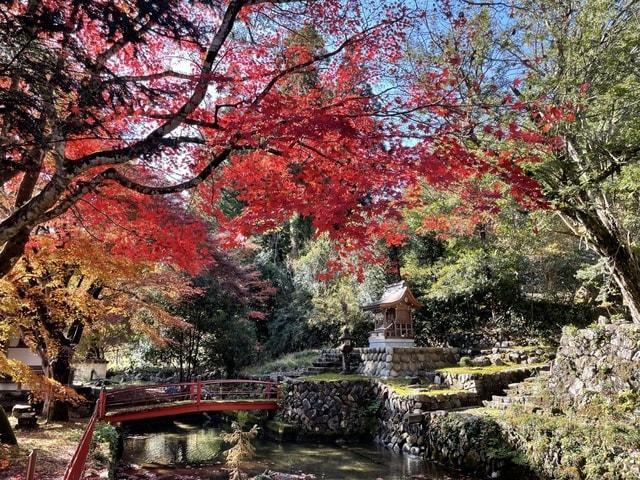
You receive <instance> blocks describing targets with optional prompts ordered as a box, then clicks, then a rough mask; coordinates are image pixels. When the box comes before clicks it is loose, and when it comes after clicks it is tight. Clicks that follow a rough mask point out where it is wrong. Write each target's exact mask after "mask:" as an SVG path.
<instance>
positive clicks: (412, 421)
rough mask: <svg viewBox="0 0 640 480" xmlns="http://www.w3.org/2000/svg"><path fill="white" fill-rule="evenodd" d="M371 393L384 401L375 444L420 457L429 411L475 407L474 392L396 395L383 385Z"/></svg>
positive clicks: (379, 385)
mask: <svg viewBox="0 0 640 480" xmlns="http://www.w3.org/2000/svg"><path fill="white" fill-rule="evenodd" d="M373 391H374V394H375V395H376V396H378V397H379V398H383V399H384V404H383V405H382V409H381V412H380V415H379V417H378V419H379V421H378V430H377V433H376V437H375V441H376V442H377V443H378V444H380V445H382V446H384V447H386V448H388V449H389V450H393V451H394V452H396V453H399V452H405V453H410V454H412V455H419V454H421V453H424V451H425V442H424V438H423V437H424V419H425V417H426V416H428V415H429V412H430V411H435V410H450V409H455V408H462V407H466V406H471V405H477V404H478V397H477V395H476V394H475V393H473V392H457V393H455V394H442V395H433V394H431V395H410V396H404V395H398V394H396V393H395V392H393V390H392V388H391V387H389V386H388V385H384V384H382V383H377V384H376V385H375V387H374V390H373Z"/></svg>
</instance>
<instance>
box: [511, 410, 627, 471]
mask: <svg viewBox="0 0 640 480" xmlns="http://www.w3.org/2000/svg"><path fill="white" fill-rule="evenodd" d="M503 421H504V422H505V423H506V425H508V426H509V428H510V429H512V430H513V431H515V432H516V433H517V434H518V436H519V437H520V438H521V439H522V440H523V441H522V442H521V443H520V445H521V449H522V453H523V454H524V455H525V456H526V458H527V459H528V460H529V462H530V463H531V464H532V465H534V466H535V468H536V470H538V471H539V472H542V473H544V474H545V475H546V476H548V477H550V478H558V479H573V478H583V479H594V480H595V479H603V478H607V479H614V478H631V477H625V476H624V475H625V474H626V475H630V474H629V473H628V472H625V473H623V470H624V468H625V467H624V462H625V460H624V459H625V458H626V459H627V461H629V458H630V456H631V454H630V452H633V451H634V450H635V449H636V448H637V445H638V444H640V431H639V429H638V426H637V425H633V424H632V423H631V424H630V423H628V422H622V421H618V420H615V419H613V418H612V417H609V416H607V415H600V416H597V417H594V416H593V415H588V416H585V415H581V414H576V413H572V412H567V413H566V415H563V416H554V415H549V414H544V415H540V414H531V413H525V412H523V411H522V410H515V409H509V410H508V411H507V413H506V415H505V416H504V418H503ZM554 451H559V452H562V455H561V456H559V457H558V456H554V455H553V452H554Z"/></svg>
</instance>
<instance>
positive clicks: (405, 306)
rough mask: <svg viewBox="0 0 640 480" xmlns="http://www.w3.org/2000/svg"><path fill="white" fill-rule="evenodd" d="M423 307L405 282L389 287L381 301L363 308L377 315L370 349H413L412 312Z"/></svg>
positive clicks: (370, 337)
mask: <svg viewBox="0 0 640 480" xmlns="http://www.w3.org/2000/svg"><path fill="white" fill-rule="evenodd" d="M421 306H422V304H421V303H420V302H418V300H416V299H415V297H414V296H413V294H412V293H411V291H410V290H409V287H407V285H405V283H404V282H398V283H394V284H391V285H387V286H386V287H385V290H384V293H383V294H382V297H380V300H378V301H377V302H374V303H371V304H369V305H363V307H362V309H363V310H364V311H366V312H373V313H375V314H376V324H375V330H374V331H373V332H371V335H370V336H369V347H370V348H378V347H413V346H414V341H413V320H412V318H411V310H412V309H416V308H420V307H421Z"/></svg>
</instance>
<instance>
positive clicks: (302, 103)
mask: <svg viewBox="0 0 640 480" xmlns="http://www.w3.org/2000/svg"><path fill="white" fill-rule="evenodd" d="M2 9H3V15H2V18H1V19H0V24H1V27H2V28H0V31H1V32H2V33H0V43H2V46H3V47H2V49H0V50H1V51H2V54H1V55H2V58H1V59H0V66H1V68H0V98H1V100H2V101H1V104H2V105H3V115H2V119H1V121H0V122H1V123H0V154H1V155H0V167H1V169H0V185H2V189H3V192H5V195H4V197H3V199H2V207H3V210H2V220H1V221H0V245H2V246H3V247H2V251H1V252H0V273H1V274H2V275H6V274H7V272H9V271H10V270H11V269H12V268H13V266H14V265H15V263H16V261H17V259H19V258H20V256H21V255H22V254H23V252H24V249H25V246H26V245H27V242H28V241H29V239H30V238H32V237H33V232H34V230H35V229H37V228H39V226H43V225H48V226H49V227H47V228H49V232H53V231H55V232H56V233H57V234H59V233H60V232H61V231H64V229H65V225H67V224H68V223H69V222H74V223H76V224H78V223H79V224H82V225H85V226H87V227H91V228H92V229H94V231H95V232H96V233H95V235H96V239H102V240H104V241H113V242H114V246H115V247H114V248H117V249H118V252H119V253H122V252H126V253H127V254H128V255H131V256H133V257H143V258H147V259H152V260H161V259H167V258H168V259H169V261H176V262H178V263H179V264H180V266H181V267H183V268H186V269H187V270H190V271H195V270H197V268H199V267H200V266H202V265H203V264H205V263H206V262H207V261H208V260H207V259H208V255H207V252H206V238H207V231H206V228H205V227H204V226H203V224H201V223H199V222H197V221H193V220H189V219H190V218H193V217H192V216H190V215H185V213H184V212H185V211H187V210H191V211H193V210H194V209H196V210H200V211H203V212H205V213H207V214H210V215H212V216H214V217H215V218H217V219H218V221H219V223H220V224H221V226H223V227H225V228H227V229H228V230H229V231H230V232H231V233H230V234H229V235H228V236H227V241H229V242H232V243H233V242H237V241H238V240H240V241H241V240H243V238H244V237H246V236H247V235H249V234H251V233H254V232H260V231H265V230H268V229H269V228H272V227H273V226H274V225H277V224H278V223H279V222H281V221H282V220H284V219H285V218H287V217H288V216H290V215H291V214H293V213H294V212H298V213H301V214H303V215H311V216H312V217H313V223H314V227H315V229H316V230H317V231H318V232H322V231H328V232H330V234H331V236H332V238H334V239H340V240H341V241H342V244H343V245H344V248H346V249H354V248H356V247H358V246H364V245H366V244H368V243H369V242H371V240H372V239H374V238H379V237H380V236H385V235H386V236H387V237H389V238H387V239H388V240H389V241H390V242H397V241H398V238H396V236H395V234H393V233H390V231H389V229H388V228H387V225H388V224H389V222H391V221H392V219H393V218H394V217H397V213H396V212H397V207H398V205H397V203H396V201H397V199H398V198H399V197H400V195H401V191H402V188H403V187H404V186H405V185H406V184H407V182H410V181H412V178H413V176H412V175H408V174H407V172H408V171H410V170H411V169H415V168H416V166H417V167H422V166H424V162H423V161H422V160H420V159H418V158H417V156H416V153H415V152H414V151H412V150H411V149H410V148H408V147H407V146H406V145H405V144H404V143H403V139H404V138H405V137H406V134H405V133H406V132H405V131H404V126H403V125H402V122H401V121H395V120H394V119H397V118H399V117H398V116H399V115H400V114H401V113H402V112H403V111H405V110H406V109H410V108H415V99H414V98H412V99H411V100H410V101H409V100H407V98H409V96H407V95H406V92H402V91H400V90H399V88H398V87H395V86H390V87H385V85H388V80H387V78H386V76H387V75H389V74H390V72H392V70H393V68H394V64H395V63H396V62H397V61H398V60H399V58H400V55H401V43H402V42H403V39H404V29H405V28H406V27H407V26H408V25H409V23H410V21H411V18H412V15H414V14H415V12H411V11H409V10H408V9H407V8H406V7H404V6H403V5H402V3H396V2H388V3H385V2H380V3H379V4H377V5H376V6H372V5H363V4H361V3H360V2H358V1H355V0H348V1H346V2H344V1H337V0H323V1H318V2H293V1H291V2H289V1H287V0H284V1H283V0H272V1H267V0H231V1H219V2H210V1H202V2H182V1H179V0H170V1H166V2H144V1H134V0H98V1H92V2H86V1H83V0H72V1H64V2H63V1H56V0H47V1H43V2H26V1H24V2H22V1H13V2H9V3H5V4H3V6H2ZM304 32H314V35H316V36H318V37H320V38H322V40H323V46H322V47H321V48H314V47H312V46H310V45H307V44H305V42H304V41H298V42H291V41H289V39H290V38H291V35H292V34H296V35H299V36H302V37H304V35H305V33H304ZM309 74H312V75H314V78H315V80H314V82H313V84H312V85H310V86H308V87H307V88H304V89H302V88H292V87H291V85H292V84H294V83H295V82H296V79H299V78H300V77H301V76H305V75H309ZM374 86H375V88H374ZM438 88H439V86H437V85H434V90H437V89H438ZM437 96H438V95H437V94H436V93H433V94H432V95H431V97H432V98H436V97H437ZM429 101H431V100H429ZM390 119H391V120H390ZM421 162H422V163H421ZM186 191H189V193H184V192H186ZM222 192H226V193H229V192H230V193H231V194H233V195H234V196H235V197H236V198H237V200H239V201H240V202H242V203H243V205H244V208H243V210H242V212H241V213H240V215H239V216H236V217H234V218H227V217H225V216H224V215H222V214H221V212H220V210H219V208H218V201H219V199H220V195H221V193H222ZM159 195H167V197H164V200H159V199H157V198H156V196H159ZM149 216H156V217H160V218H163V219H166V221H165V222H164V224H163V222H158V221H154V222H149V221H146V219H148V218H149ZM382 219H386V220H385V222H387V223H385V222H382V221H381V220H382ZM101 225H103V226H105V227H106V228H103V229H98V230H95V229H96V228H97V227H98V226H101ZM116 227H117V228H116ZM51 229H53V230H51ZM39 231H41V230H39Z"/></svg>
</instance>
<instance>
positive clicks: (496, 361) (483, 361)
mask: <svg viewBox="0 0 640 480" xmlns="http://www.w3.org/2000/svg"><path fill="white" fill-rule="evenodd" d="M480 353H481V355H479V356H477V357H473V358H472V359H471V361H470V362H471V366H474V367H486V366H489V365H507V364H514V363H517V364H523V365H531V364H534V363H540V362H547V361H549V360H550V359H552V358H554V357H555V353H554V352H553V351H552V350H551V349H550V348H542V347H539V348H533V349H529V348H517V347H494V348H492V349H489V350H482V351H481V352H480Z"/></svg>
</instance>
